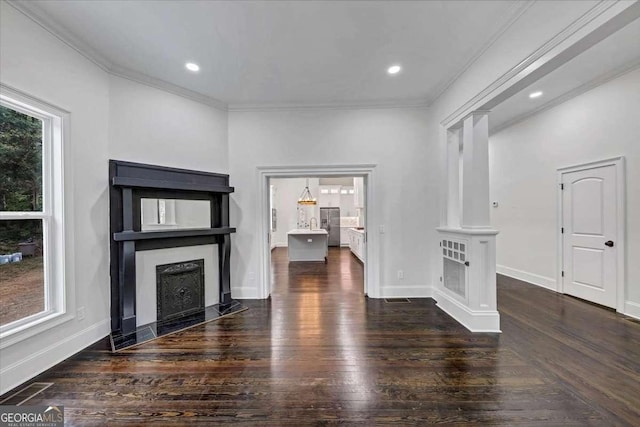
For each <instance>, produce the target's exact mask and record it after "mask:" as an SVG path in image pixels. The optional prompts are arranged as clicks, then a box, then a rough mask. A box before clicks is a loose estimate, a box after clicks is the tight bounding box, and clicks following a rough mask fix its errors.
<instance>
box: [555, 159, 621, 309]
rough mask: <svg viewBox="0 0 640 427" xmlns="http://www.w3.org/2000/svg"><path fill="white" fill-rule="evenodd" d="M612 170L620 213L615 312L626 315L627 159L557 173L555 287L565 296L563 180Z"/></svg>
mask: <svg viewBox="0 0 640 427" xmlns="http://www.w3.org/2000/svg"><path fill="white" fill-rule="evenodd" d="M604 166H613V167H614V168H615V172H616V200H617V206H616V213H617V217H616V220H617V230H616V236H615V239H616V240H615V241H616V247H617V259H616V268H617V284H616V311H617V312H624V307H625V301H626V292H625V284H626V277H627V275H626V250H625V249H626V247H627V243H626V206H627V204H626V199H625V196H626V188H625V187H626V182H625V158H624V156H617V157H611V158H608V159H604V160H597V161H593V162H587V163H580V164H576V165H571V166H565V167H562V168H558V170H557V188H558V199H557V200H558V202H557V203H558V210H557V212H558V216H557V227H556V236H557V260H558V262H557V268H556V270H557V271H556V283H557V290H558V292H560V293H563V294H564V293H565V292H564V277H562V270H563V269H564V255H563V253H564V250H563V249H564V234H563V233H562V232H561V228H562V226H563V223H562V218H563V209H562V202H563V190H562V186H561V184H562V177H563V175H564V174H566V173H570V172H578V171H582V170H587V169H593V168H597V167H604Z"/></svg>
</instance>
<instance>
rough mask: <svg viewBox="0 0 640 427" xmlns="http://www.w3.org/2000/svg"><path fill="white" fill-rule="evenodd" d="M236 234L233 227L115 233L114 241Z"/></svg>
mask: <svg viewBox="0 0 640 427" xmlns="http://www.w3.org/2000/svg"><path fill="white" fill-rule="evenodd" d="M235 232H236V229H235V228H233V227H220V228H194V229H190V230H173V231H121V232H119V233H113V240H115V241H116V242H126V241H132V240H149V239H170V238H175V237H198V236H215V235H220V234H231V233H235Z"/></svg>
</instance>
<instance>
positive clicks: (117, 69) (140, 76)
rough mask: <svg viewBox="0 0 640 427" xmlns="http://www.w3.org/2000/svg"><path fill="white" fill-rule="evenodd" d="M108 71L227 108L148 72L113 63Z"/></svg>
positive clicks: (213, 105)
mask: <svg viewBox="0 0 640 427" xmlns="http://www.w3.org/2000/svg"><path fill="white" fill-rule="evenodd" d="M108 73H109V74H111V75H113V76H116V77H121V78H123V79H127V80H131V81H133V82H136V83H140V84H143V85H145V86H149V87H152V88H155V89H160V90H162V91H165V92H169V93H172V94H174V95H178V96H181V97H183V98H187V99H190V100H192V101H195V102H199V103H201V104H205V105H208V106H210V107H213V108H216V109H218V110H222V111H227V110H228V108H227V104H226V103H224V102H222V101H220V100H218V99H216V98H212V97H210V96H207V95H203V94H201V93H200V92H195V91H193V90H190V89H186V88H184V87H182V86H178V85H175V84H173V83H169V82H167V81H165V80H162V79H157V78H155V77H151V76H149V75H148V74H144V73H140V72H138V71H134V70H131V69H129V68H125V67H121V66H119V65H115V64H114V65H112V66H111V68H110V69H109V70H108Z"/></svg>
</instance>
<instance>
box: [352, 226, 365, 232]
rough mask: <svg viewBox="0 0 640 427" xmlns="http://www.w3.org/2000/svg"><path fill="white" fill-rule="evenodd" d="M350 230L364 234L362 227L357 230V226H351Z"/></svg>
mask: <svg viewBox="0 0 640 427" xmlns="http://www.w3.org/2000/svg"><path fill="white" fill-rule="evenodd" d="M350 230H353V231H355V232H356V233H362V234H364V228H363V229H362V230H358V229H357V228H354V227H351V228H350Z"/></svg>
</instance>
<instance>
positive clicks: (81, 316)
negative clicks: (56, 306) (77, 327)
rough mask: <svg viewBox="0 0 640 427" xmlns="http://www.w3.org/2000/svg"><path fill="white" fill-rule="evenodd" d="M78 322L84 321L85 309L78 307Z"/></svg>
mask: <svg viewBox="0 0 640 427" xmlns="http://www.w3.org/2000/svg"><path fill="white" fill-rule="evenodd" d="M78 320H84V307H78Z"/></svg>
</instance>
